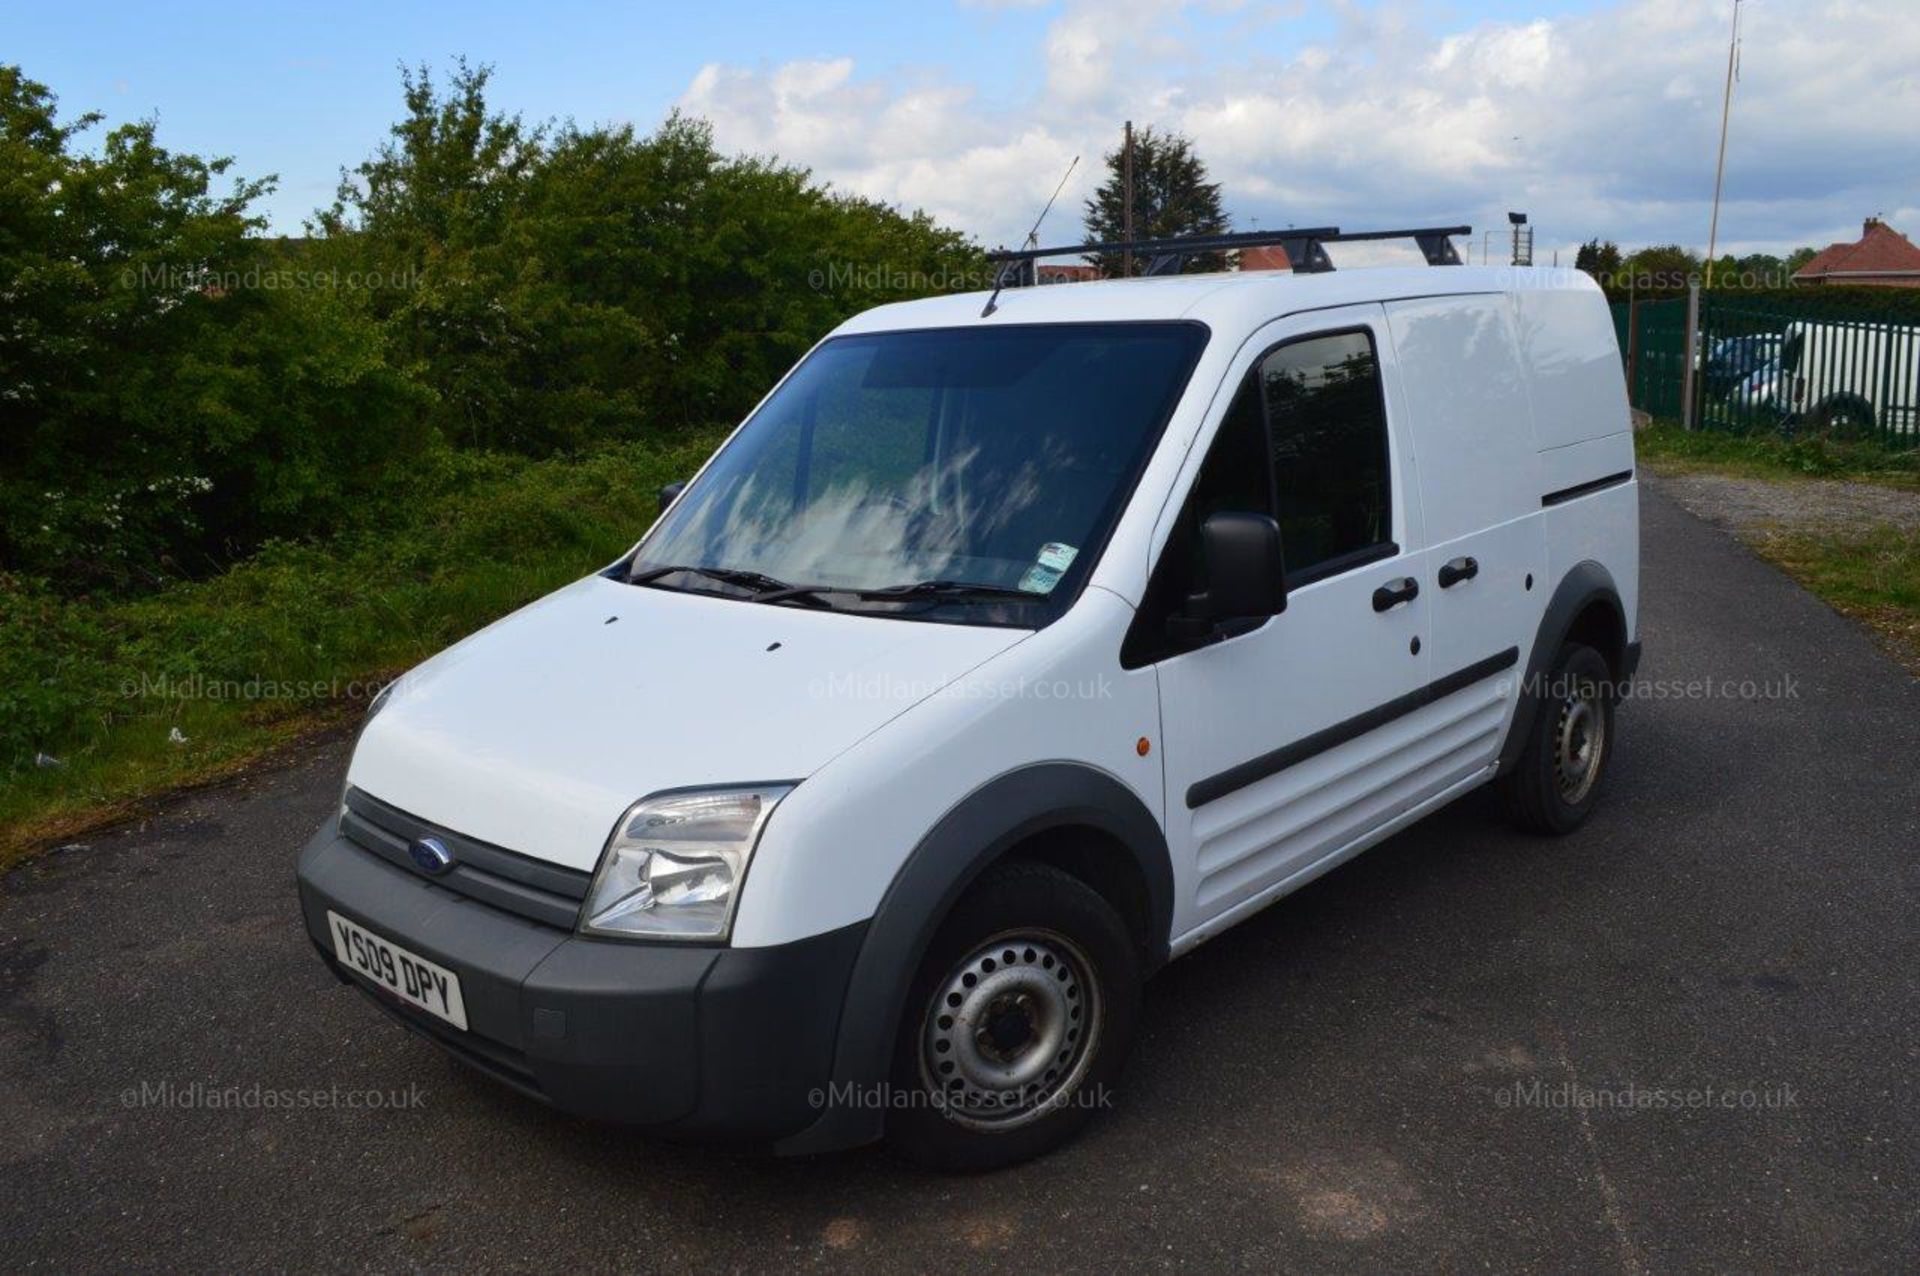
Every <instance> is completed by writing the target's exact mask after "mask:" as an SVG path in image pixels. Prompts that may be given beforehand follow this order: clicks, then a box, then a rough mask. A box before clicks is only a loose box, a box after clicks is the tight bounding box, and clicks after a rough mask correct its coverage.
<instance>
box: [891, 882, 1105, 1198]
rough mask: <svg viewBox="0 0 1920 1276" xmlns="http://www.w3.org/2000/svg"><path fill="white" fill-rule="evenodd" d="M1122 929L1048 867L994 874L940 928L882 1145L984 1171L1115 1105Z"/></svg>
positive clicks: (898, 1054)
mask: <svg viewBox="0 0 1920 1276" xmlns="http://www.w3.org/2000/svg"><path fill="white" fill-rule="evenodd" d="M1139 1005H1140V967H1139V961H1138V958H1137V957H1136V956H1135V951H1134V945H1133V943H1132V940H1131V937H1130V936H1129V935H1128V933H1127V928H1126V924H1125V923H1124V922H1123V921H1122V920H1121V919H1120V916H1119V914H1118V913H1116V912H1115V911H1114V909H1113V906H1112V905H1111V904H1109V903H1108V902H1107V901H1106V900H1105V899H1104V898H1103V897H1102V896H1101V895H1100V894H1099V893H1098V892H1097V891H1095V890H1093V889H1092V888H1091V887H1089V886H1087V885H1086V884H1085V883H1083V882H1081V881H1080V880H1078V879H1077V878H1074V877H1070V876H1068V875H1067V874H1065V873H1062V872H1060V871H1058V870H1057V869H1054V868H1050V867H1048V866H1046V865H1044V864H1034V863H1026V862H1020V861H1015V862H1010V863H1006V864H1001V865H998V866H996V867H994V868H992V869H989V870H988V871H987V872H986V873H985V874H984V875H983V876H982V877H981V879H980V881H979V882H978V883H977V884H976V885H975V886H974V887H973V888H972V889H970V890H969V891H968V892H967V893H966V895H965V896H963V897H962V898H961V900H960V902H959V903H958V904H956V905H955V906H954V909H953V912H952V913H951V914H950V915H949V916H948V918H947V920H946V921H945V922H944V923H942V925H941V927H940V930H939V933H938V934H937V935H936V936H935V937H934V941H933V943H932V945H931V946H930V947H929V949H928V951H927V956H926V960H925V961H924V962H922V964H921V968H920V971H919V974H918V976H917V977H916V978H915V980H914V984H913V991H912V992H911V994H910V995H909V999H908V1003H907V1007H906V1010H905V1012H904V1013H903V1014H902V1015H901V1025H900V1036H899V1039H898V1041H897V1042H896V1044H895V1047H894V1075H893V1082H894V1092H895V1097H894V1098H893V1099H892V1100H891V1101H890V1111H889V1112H888V1115H887V1139H888V1142H889V1143H891V1144H892V1145H893V1147H894V1148H895V1149H896V1150H897V1151H899V1152H900V1153H901V1154H903V1155H904V1156H906V1157H908V1158H909V1159H911V1160H914V1161H917V1162H920V1163H921V1164H923V1165H929V1166H932V1167H935V1168H938V1169H946V1170H989V1169H997V1168H999V1167H1000V1166H1005V1165H1013V1164H1015V1163H1017V1162H1020V1161H1025V1160H1028V1159H1029V1158H1031V1157H1035V1156H1039V1155H1040V1154H1042V1153H1044V1152H1047V1151H1050V1150H1052V1149H1053V1148H1055V1147H1058V1146H1059V1145H1060V1144H1062V1143H1064V1142H1066V1141H1067V1140H1068V1139H1070V1138H1071V1137H1073V1135H1074V1134H1076V1133H1077V1132H1078V1131H1079V1130H1080V1128H1081V1127H1082V1126H1084V1125H1085V1124H1086V1123H1087V1121H1088V1120H1089V1119H1090V1118H1091V1117H1092V1116H1093V1114H1094V1112H1095V1111H1096V1110H1097V1109H1099V1108H1103V1107H1107V1106H1110V1105H1111V1103H1112V1100H1113V1085H1114V1082H1115V1080H1116V1079H1117V1077H1118V1075H1119V1071H1120V1065H1121V1063H1122V1061H1123V1060H1124V1059H1125V1057H1126V1053H1127V1050H1128V1047H1129V1046H1130V1045H1131V1044H1132V1040H1133V1030H1134V1024H1135V1022H1136V1020H1137V1018H1138V1015H1139Z"/></svg>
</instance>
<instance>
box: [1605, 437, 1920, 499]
mask: <svg viewBox="0 0 1920 1276" xmlns="http://www.w3.org/2000/svg"><path fill="white" fill-rule="evenodd" d="M1633 445H1634V451H1635V453H1636V454H1637V455H1638V456H1639V458H1640V459H1641V460H1643V461H1645V462H1647V463H1648V464H1649V465H1651V466H1653V468H1654V469H1655V470H1656V471H1658V472H1660V473H1664V474H1726V475H1731V476H1733V477H1735V478H1752V479H1774V480H1780V481H1790V480H1794V479H1808V478H1831V479H1844V480H1848V481H1852V482H1857V483H1876V484H1879V485H1880V486H1882V487H1893V488H1899V489H1902V490H1904V491H1909V492H1912V491H1920V451H1908V452H1889V451H1887V450H1886V449H1885V448H1880V447H1875V446H1873V445H1871V444H1846V443H1834V442H1830V441H1828V440H1826V439H1821V438H1814V437H1808V438H1798V439H1787V438H1782V437H1780V436H1779V435H1774V434H1730V433H1727V432H1726V431H1723V430H1683V429H1681V428H1680V426H1679V425H1677V424H1673V423H1670V422H1659V423H1656V424H1655V425H1653V426H1651V427H1650V428H1648V429H1645V430H1642V431H1640V432H1639V433H1638V434H1636V435H1635V436H1634V440H1633Z"/></svg>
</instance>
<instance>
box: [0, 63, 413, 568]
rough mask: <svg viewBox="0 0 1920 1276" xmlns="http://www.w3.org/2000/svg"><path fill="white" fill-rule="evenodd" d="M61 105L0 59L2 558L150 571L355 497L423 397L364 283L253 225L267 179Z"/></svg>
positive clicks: (401, 436)
mask: <svg viewBox="0 0 1920 1276" xmlns="http://www.w3.org/2000/svg"><path fill="white" fill-rule="evenodd" d="M57 105H58V104H57V102H56V100H55V98H54V96H53V94H52V93H51V92H50V91H49V90H48V89H47V87H46V86H45V85H43V84H39V83H37V82H35V81H33V80H30V79H28V78H27V77H26V76H25V74H23V72H22V71H21V69H20V68H19V67H17V66H6V65H0V175H4V176H0V190H3V191H4V194H0V297H5V299H6V300H5V302H4V304H0V313H3V314H4V318H0V572H4V571H8V570H18V571H22V572H24V573H27V574H30V575H35V576H45V577H47V578H49V579H51V580H53V581H54V582H55V583H56V584H59V585H61V586H64V587H66V588H69V589H73V590H76V591H77V590H81V589H90V588H94V587H97V586H98V585H100V584H103V583H104V584H110V585H118V584H130V583H151V582H154V581H157V580H159V579H162V578H164V577H165V576H167V575H170V574H172V572H173V571H174V570H175V569H176V568H182V569H186V570H192V569H195V568H199V567H204V566H206V565H207V564H208V563H209V562H210V561H218V560H221V559H224V558H225V557H226V556H228V555H229V554H231V553H234V552H236V551H242V550H244V549H246V548H248V547H249V546H250V545H251V544H252V543H254V542H256V541H257V540H258V539H259V538H260V537H262V536H268V535H298V534H304V533H306V532H309V531H312V530H314V529H316V528H317V527H320V526H322V525H323V524H324V522H325V520H326V519H327V518H328V517H329V516H330V515H331V514H334V513H337V512H339V511H340V510H342V509H346V508H349V507H351V506H352V505H353V503H354V502H353V497H354V496H355V492H354V487H355V484H356V483H357V482H358V481H359V479H360V478H361V476H362V475H364V474H365V473H366V471H367V468H368V464H369V463H370V462H371V461H373V460H374V459H376V458H378V459H391V458H393V457H396V456H404V455H405V454H406V453H405V447H404V445H405V444H408V443H410V442H412V441H413V440H412V438H411V436H409V435H408V432H407V428H406V426H407V422H408V421H409V420H410V416H409V412H410V406H411V398H410V395H409V392H408V387H407V386H406V385H404V384H403V383H402V382H401V379H400V378H399V377H397V376H396V375H394V374H393V373H392V372H391V371H390V370H389V369H387V367H386V366H385V364H384V362H383V352H382V348H381V340H380V335H379V332H378V329H377V328H376V327H375V326H374V325H373V324H372V322H371V321H370V320H369V319H368V318H367V317H366V316H365V315H364V314H362V313H361V310H360V307H359V306H358V305H357V303H356V300H355V298H353V297H350V296H346V295H343V294H338V293H336V292H335V291H334V290H332V289H331V288H330V287H328V286H326V281H319V282H316V281H314V280H313V279H311V278H310V277H307V276H303V275H301V274H299V273H297V272H295V271H293V270H292V269H290V268H287V267H286V266H285V264H284V263H281V262H277V261H275V260H273V259H272V258H271V256H270V255H269V253H268V252H267V251H266V245H265V244H264V243H263V241H261V240H259V239H256V238H254V237H253V232H255V231H257V230H259V229H260V228H261V226H262V220H261V219H260V218H259V217H258V216H256V215H255V214H254V213H253V212H252V211H251V205H252V204H253V203H254V202H255V201H256V200H257V199H258V198H259V197H260V196H261V195H263V194H265V193H266V192H267V191H269V190H271V189H272V179H271V178H267V179H262V180H258V181H246V180H232V181H231V185H230V186H228V185H227V178H226V175H227V174H228V172H229V169H230V163H229V161H227V160H224V159H204V158H201V157H199V156H196V155H188V154H183V153H180V152H176V151H169V150H167V149H166V148H165V147H163V146H161V145H160V143H159V140H158V137H157V130H156V127H155V125H154V123H153V122H152V121H150V120H147V121H141V122H139V123H134V124H125V125H122V126H120V127H118V128H115V129H112V130H111V131H109V132H108V133H107V134H106V135H105V136H104V137H103V138H101V139H100V141H99V143H98V144H97V145H96V146H88V145H86V144H85V143H84V139H83V134H85V133H86V132H87V131H89V130H90V129H92V128H93V126H94V125H96V124H97V123H99V121H100V117H99V116H98V115H97V114H92V113H89V114H83V115H79V116H76V117H73V118H72V119H71V120H69V121H65V122H62V121H61V119H60V117H59V115H58V111H57ZM220 186H227V189H226V190H225V191H221V190H220V189H218V187H220Z"/></svg>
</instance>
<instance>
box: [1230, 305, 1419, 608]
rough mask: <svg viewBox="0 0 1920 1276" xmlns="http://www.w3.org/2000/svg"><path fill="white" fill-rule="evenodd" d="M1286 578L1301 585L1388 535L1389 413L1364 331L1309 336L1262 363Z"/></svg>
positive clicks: (1381, 542) (1382, 542) (1370, 343)
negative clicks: (1285, 562) (1285, 561)
mask: <svg viewBox="0 0 1920 1276" xmlns="http://www.w3.org/2000/svg"><path fill="white" fill-rule="evenodd" d="M1259 379H1260V387H1261V390H1262V393H1263V394H1264V397H1265V400H1266V414H1267V435H1268V438H1269V439H1270V440H1271V443H1272V456H1273V483H1274V490H1275V493H1276V496H1277V503H1278V514H1277V515H1276V517H1278V519H1279V521H1280V536H1281V543H1282V545H1283V546H1284V547H1285V552H1286V557H1287V579H1288V581H1289V583H1290V584H1303V583H1305V582H1306V581H1308V580H1313V579H1317V578H1318V577H1320V576H1324V575H1327V574H1329V571H1330V570H1337V569H1338V566H1339V564H1340V562H1341V561H1342V560H1344V559H1346V558H1347V557H1348V556H1350V555H1354V554H1358V553H1361V552H1362V551H1365V550H1370V549H1374V548H1376V547H1378V546H1381V545H1385V544H1387V543H1388V542H1390V541H1391V540H1392V539H1393V506H1392V503H1391V500H1390V493H1389V491H1388V478H1387V475H1388V469H1387V412H1386V401H1385V398H1384V397H1383V394H1382V391H1381V387H1380V361H1379V359H1378V358H1377V357H1376V355H1375V353H1374V347H1373V338H1372V336H1371V335H1370V334H1368V333H1365V332H1342V333H1335V334H1333V335H1330V336H1324V337H1308V338H1305V339H1304V340H1300V341H1294V342H1290V343H1288V344H1287V345H1284V346H1280V347H1279V348H1277V349H1275V350H1274V351H1272V352H1271V353H1269V354H1268V355H1267V356H1266V357H1265V358H1263V359H1262V360H1261V361H1260V367H1259Z"/></svg>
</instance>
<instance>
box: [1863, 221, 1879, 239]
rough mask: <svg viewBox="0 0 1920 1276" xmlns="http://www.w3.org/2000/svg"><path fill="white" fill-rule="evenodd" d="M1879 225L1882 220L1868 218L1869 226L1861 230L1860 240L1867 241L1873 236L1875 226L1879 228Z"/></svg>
mask: <svg viewBox="0 0 1920 1276" xmlns="http://www.w3.org/2000/svg"><path fill="white" fill-rule="evenodd" d="M1879 224H1880V219H1879V218H1878V217H1869V218H1867V224H1866V225H1865V226H1862V227H1861V228H1860V238H1862V239H1865V238H1866V237H1867V236H1868V235H1871V234H1872V233H1873V228H1874V227H1875V226H1878V225H1879Z"/></svg>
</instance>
